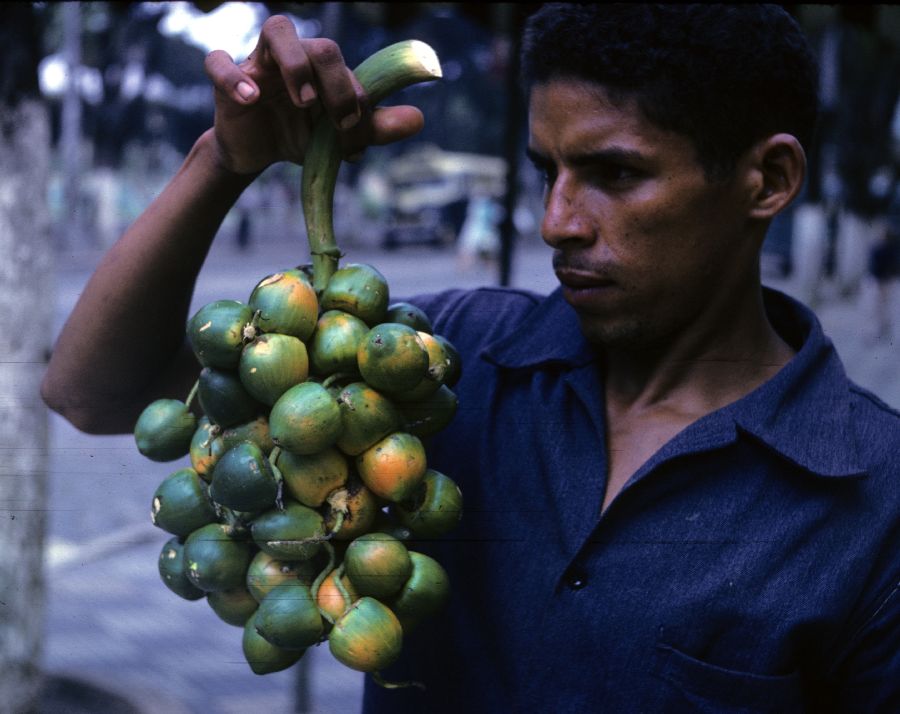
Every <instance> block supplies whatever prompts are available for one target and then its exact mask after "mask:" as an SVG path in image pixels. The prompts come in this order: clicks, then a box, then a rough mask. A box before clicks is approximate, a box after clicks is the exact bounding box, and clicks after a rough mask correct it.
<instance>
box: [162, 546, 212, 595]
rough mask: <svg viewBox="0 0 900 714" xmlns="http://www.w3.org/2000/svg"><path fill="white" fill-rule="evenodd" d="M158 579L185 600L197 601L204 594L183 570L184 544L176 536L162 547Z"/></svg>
mask: <svg viewBox="0 0 900 714" xmlns="http://www.w3.org/2000/svg"><path fill="white" fill-rule="evenodd" d="M158 567H159V577H160V578H162V581H163V583H164V584H165V586H166V587H167V588H169V590H171V591H172V592H173V593H175V594H176V595H177V596H178V597H180V598H184V599H185V600H199V599H200V598H202V597H203V596H204V595H205V594H206V593H204V592H203V591H202V590H201V589H200V588H198V587H196V586H195V585H194V584H193V583H192V582H191V581H190V580H189V579H188V576H187V573H186V572H185V568H184V543H182V541H181V539H180V538H178V537H177V536H176V537H174V538H170V539H169V540H168V541H166V544H165V545H164V546H163V547H162V550H161V551H160V553H159V560H158Z"/></svg>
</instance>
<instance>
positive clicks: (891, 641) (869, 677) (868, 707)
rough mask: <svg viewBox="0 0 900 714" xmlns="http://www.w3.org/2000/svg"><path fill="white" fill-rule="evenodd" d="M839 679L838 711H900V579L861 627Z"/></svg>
mask: <svg viewBox="0 0 900 714" xmlns="http://www.w3.org/2000/svg"><path fill="white" fill-rule="evenodd" d="M836 680H837V681H836V688H837V693H838V701H839V703H838V706H837V707H836V710H837V711H841V712H848V713H850V712H860V713H863V712H865V714H882V713H884V714H889V713H891V714H893V713H894V712H900V580H897V579H895V580H894V584H893V588H892V589H891V590H890V591H889V592H888V594H887V596H886V597H885V598H883V599H882V601H881V603H880V604H879V606H878V607H877V609H876V610H875V612H874V613H873V614H872V616H871V617H870V618H869V620H868V621H867V622H866V623H865V625H864V626H863V627H862V628H861V629H860V630H859V633H858V634H857V636H856V637H855V638H854V641H853V643H852V644H851V649H850V651H849V654H848V656H847V657H846V658H845V659H844V661H843V662H842V664H841V666H840V669H839V671H838V673H837V677H836Z"/></svg>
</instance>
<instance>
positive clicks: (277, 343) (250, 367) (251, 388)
mask: <svg viewBox="0 0 900 714" xmlns="http://www.w3.org/2000/svg"><path fill="white" fill-rule="evenodd" d="M240 375H241V382H242V383H243V385H244V387H246V389H247V391H248V392H249V393H250V394H251V395H253V397H255V398H256V399H258V400H259V401H261V402H262V403H263V404H268V405H269V406H271V405H273V404H274V403H275V402H276V401H278V398H279V397H280V396H281V395H282V394H284V393H285V392H286V391H287V390H288V389H289V388H290V387H293V386H294V385H295V384H299V383H300V382H304V381H306V377H307V376H308V375H309V358H308V357H307V354H306V345H304V344H303V343H302V342H301V341H300V340H299V339H297V338H296V337H294V336H293V335H282V334H278V333H270V334H266V335H261V336H260V337H257V338H256V339H255V340H254V341H253V342H251V343H249V344H248V345H247V346H246V347H244V351H243V353H242V354H241V364H240Z"/></svg>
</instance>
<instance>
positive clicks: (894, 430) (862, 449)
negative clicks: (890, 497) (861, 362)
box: [849, 382, 900, 493]
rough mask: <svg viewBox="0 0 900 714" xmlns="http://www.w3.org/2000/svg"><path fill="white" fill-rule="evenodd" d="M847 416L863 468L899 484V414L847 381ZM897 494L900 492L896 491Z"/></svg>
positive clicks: (872, 395)
mask: <svg viewBox="0 0 900 714" xmlns="http://www.w3.org/2000/svg"><path fill="white" fill-rule="evenodd" d="M849 393H850V415H851V421H852V424H853V430H854V432H855V434H854V435H855V437H856V443H857V448H858V449H859V454H860V457H861V461H862V465H863V466H864V467H865V468H866V469H867V470H868V471H869V472H870V473H873V474H874V473H879V472H880V473H882V474H884V475H885V476H886V477H887V478H889V479H890V480H891V481H892V482H893V483H894V484H895V485H900V411H898V410H896V409H894V408H893V407H891V406H889V405H887V404H886V403H885V402H883V401H882V400H881V399H879V398H878V397H877V396H876V395H875V394H873V393H872V392H870V391H869V390H868V389H865V388H863V387H861V386H859V385H857V384H855V383H853V382H850V386H849ZM898 493H900V491H898Z"/></svg>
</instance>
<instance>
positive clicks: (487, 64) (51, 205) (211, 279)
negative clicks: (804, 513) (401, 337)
mask: <svg viewBox="0 0 900 714" xmlns="http://www.w3.org/2000/svg"><path fill="white" fill-rule="evenodd" d="M535 7H536V4H529V3H524V4H523V3H516V4H513V3H394V2H392V3H378V2H372V3H333V2H326V3H218V2H195V3H190V2H158V3H146V2H137V3H132V2H83V3H78V2H60V3H52V2H36V3H20V2H11V3H4V4H2V5H0V39H2V47H3V59H2V60H0V150H2V153H0V157H2V159H0V167H2V171H0V255H2V258H0V332H2V334H3V336H4V338H5V339H4V340H0V355H2V357H0V456H2V457H3V459H2V461H0V545H2V549H0V553H2V555H0V605H2V607H0V712H16V713H18V712H33V711H37V712H73V713H78V712H88V711H90V712H99V711H102V712H123V713H128V712H166V713H167V714H177V712H191V713H194V714H199V713H201V712H239V711H240V712H245V711H256V710H259V709H262V708H264V707H268V708H272V709H276V710H278V711H285V712H287V711H297V712H354V711H357V710H358V708H359V693H360V686H361V682H362V679H361V676H360V675H358V674H357V673H354V672H350V671H349V670H346V668H343V667H342V666H341V665H337V664H336V663H335V662H334V661H333V660H332V659H331V658H330V655H329V653H328V652H327V648H325V649H324V650H323V648H314V650H311V651H310V652H309V653H308V654H307V655H306V656H305V657H304V659H303V660H301V662H300V663H299V664H298V665H296V666H295V667H294V668H292V669H291V670H288V671H286V672H281V673H278V674H276V675H269V676H266V677H262V678H261V677H257V676H256V675H253V674H252V673H251V672H250V671H249V668H248V667H247V666H246V663H245V662H244V661H243V660H242V654H241V650H240V631H239V630H237V629H235V628H233V627H230V626H228V625H226V624H225V623H224V622H222V621H221V620H219V619H218V618H217V617H216V616H215V614H214V613H212V612H211V610H210V608H208V607H205V605H204V603H203V601H200V602H187V601H183V600H180V599H179V598H177V597H176V596H175V595H174V594H172V593H171V592H169V591H168V590H167V589H166V588H165V587H164V586H163V585H162V583H161V582H160V580H159V577H158V575H157V571H156V559H157V555H158V553H159V550H160V548H161V546H162V544H163V543H164V541H165V540H166V536H165V534H164V533H162V532H161V531H159V530H158V529H154V528H153V527H152V526H151V525H150V520H149V507H150V500H151V497H152V494H153V492H154V490H155V489H156V487H157V485H158V484H159V483H160V481H161V480H162V479H163V478H164V477H165V476H166V475H167V474H168V473H169V472H170V471H171V470H172V466H171V465H167V464H163V465H160V464H153V463H150V462H148V461H147V460H145V459H143V458H141V457H140V456H139V455H138V454H137V451H136V449H135V447H134V444H133V440H132V439H131V437H130V436H128V435H123V436H114V437H91V436H86V435H84V434H80V433H78V432H77V431H75V430H74V429H73V428H72V427H71V426H70V425H68V424H67V423H65V422H64V421H62V420H61V419H59V418H58V417H56V416H55V415H51V414H48V413H47V411H46V409H45V408H44V407H43V405H42V403H41V402H40V399H39V397H38V385H39V383H40V379H41V376H42V374H43V369H44V366H45V364H46V360H47V358H48V355H49V352H50V350H51V349H52V344H53V342H54V340H55V337H56V334H57V333H58V331H59V329H60V327H61V325H62V323H63V321H64V320H65V318H66V316H67V315H68V313H69V311H70V310H71V308H72V306H73V305H74V302H75V301H76V300H77V298H78V295H79V293H80V291H81V289H82V288H83V286H84V284H85V282H86V281H87V279H88V277H89V276H90V273H91V270H92V269H93V267H94V266H95V265H96V263H97V261H98V260H99V258H100V256H101V255H102V254H103V252H104V251H105V250H106V249H107V248H108V247H109V246H110V245H111V244H112V243H113V242H114V241H115V240H116V239H117V238H118V236H119V235H120V234H121V233H122V231H123V230H124V228H125V227H126V226H127V225H128V224H129V223H130V222H132V221H133V220H134V219H135V218H136V217H137V216H138V215H139V214H140V213H141V212H142V211H143V209H144V208H145V207H146V206H147V205H148V203H149V202H150V201H151V200H152V199H153V197H154V196H155V195H156V194H157V193H158V192H159V191H160V189H161V188H162V186H163V185H164V184H165V182H166V181H167V180H168V179H169V177H171V176H172V175H173V174H174V172H175V171H176V170H177V168H178V166H179V165H180V163H181V161H182V159H183V157H184V156H185V154H186V153H187V151H188V150H189V149H190V147H191V145H192V144H193V142H194V140H195V139H196V138H197V136H199V134H200V133H201V132H202V131H203V130H205V129H206V128H207V127H209V126H210V124H211V122H212V111H213V106H212V93H211V89H210V87H209V83H208V81H207V78H206V76H205V74H204V70H203V61H204V57H205V55H206V54H207V53H208V52H209V51H210V50H212V49H224V50H226V51H228V52H229V53H230V54H231V55H232V57H233V58H234V59H235V60H236V61H240V60H241V59H242V58H243V57H245V56H246V55H247V54H248V53H249V52H250V51H251V50H252V49H253V47H254V44H255V40H256V37H257V36H258V32H259V28H260V27H261V25H262V23H263V21H264V20H265V19H266V18H267V17H268V16H270V15H272V14H276V13H277V14H285V15H287V16H288V17H290V18H291V19H292V20H293V22H294V24H295V27H296V29H297V32H298V34H299V35H301V36H307V37H313V36H324V37H330V38H332V39H335V40H336V41H337V42H338V43H339V44H340V45H341V47H342V49H343V51H344V53H345V58H346V60H347V61H348V64H350V65H351V66H353V65H355V64H357V63H358V62H360V61H361V60H362V59H364V58H365V57H367V56H368V55H369V54H371V53H372V52H374V51H375V50H377V49H379V48H380V47H383V46H385V45H387V44H390V43H391V42H394V41H398V40H402V39H410V38H415V39H420V40H423V41H425V42H427V43H429V44H430V45H431V46H432V47H434V48H435V50H436V51H437V53H438V55H439V57H440V58H441V62H442V66H443V73H444V77H443V79H442V80H441V81H440V82H435V83H430V84H426V85H418V86H416V87H412V88H410V89H407V90H404V91H403V92H401V93H398V94H397V95H395V96H394V97H392V98H391V102H396V103H411V104H415V105H418V106H419V107H420V108H421V109H422V110H423V112H424V114H425V117H426V128H425V130H424V131H423V132H422V134H421V135H419V136H418V137H416V138H415V139H411V140H408V141H406V142H403V143H401V144H399V145H394V146H390V147H378V148H374V149H371V150H369V151H368V152H367V153H366V155H365V157H364V159H363V160H362V161H361V162H359V163H358V164H354V165H345V166H344V167H343V168H342V169H341V174H340V176H339V182H338V187H337V190H336V193H335V203H336V207H335V208H336V210H335V216H336V219H335V220H336V224H335V229H336V233H337V240H338V244H339V245H340V246H341V248H342V249H343V250H344V251H345V253H347V254H348V256H350V257H352V258H353V259H354V260H355V261H359V262H371V263H373V264H375V265H377V266H378V267H379V269H380V270H381V271H382V272H383V273H384V274H385V276H386V277H387V278H388V279H389V282H390V284H391V288H392V291H393V293H394V294H397V295H410V294H413V293H414V292H418V291H425V290H434V289H439V288H441V287H450V286H476V285H484V284H493V285H510V286H517V287H525V288H529V289H533V290H537V291H539V292H548V291H549V290H551V289H552V288H553V287H554V278H553V274H552V272H551V270H550V264H549V256H548V255H547V253H546V252H545V251H544V250H542V243H541V240H540V236H539V222H540V217H541V196H540V182H539V178H538V176H537V175H536V174H535V172H533V171H532V170H531V168H530V166H529V165H527V162H523V161H522V158H523V156H524V146H525V141H526V133H525V129H526V116H525V111H524V106H523V98H522V97H521V96H520V95H519V94H518V92H517V91H516V86H515V76H516V72H517V62H516V56H517V48H518V44H517V43H518V31H519V29H520V28H521V26H522V23H523V21H524V18H525V17H526V16H527V14H528V13H529V12H531V11H532V10H533V9H534V8H535ZM785 7H786V8H787V9H788V10H789V11H790V12H791V13H792V14H794V16H795V17H797V19H798V20H799V22H800V23H801V25H802V26H803V27H804V28H805V29H806V31H807V32H808V33H809V36H810V38H811V39H812V41H813V43H814V46H815V48H816V51H817V53H818V54H819V57H820V61H821V65H822V72H821V87H820V90H821V91H820V93H821V98H822V113H823V120H822V125H821V127H820V132H819V135H818V140H817V143H816V145H815V146H814V147H813V149H812V151H811V152H810V157H809V159H810V175H809V179H808V181H807V183H806V186H805V188H804V192H803V194H802V196H801V197H800V199H799V200H798V201H797V202H795V204H794V206H793V207H792V208H791V209H790V210H789V211H787V212H785V213H784V214H782V215H781V216H779V218H778V219H777V220H776V221H775V223H774V224H773V225H772V227H771V230H770V232H769V235H768V237H767V239H766V243H765V246H764V253H763V266H762V267H763V272H764V278H765V281H766V282H768V283H769V284H770V285H773V286H774V287H778V288H780V289H782V290H785V291H786V292H789V293H791V294H794V295H795V296H797V297H799V298H801V299H803V300H805V301H806V302H807V303H809V304H811V305H812V306H813V307H814V308H815V309H816V310H817V313H818V314H819V316H820V319H821V320H822V322H823V324H824V326H825V329H826V331H827V332H828V334H830V335H831V337H832V339H833V340H834V342H835V344H836V346H837V348H838V351H839V353H840V354H841V356H842V358H843V359H844V361H845V364H846V366H847V370H848V372H849V373H850V375H851V377H853V378H854V379H856V380H857V381H859V382H860V383H861V384H863V386H866V387H868V388H870V389H872V390H873V391H875V392H876V394H878V395H879V396H881V398H882V399H884V400H885V401H887V402H888V403H889V404H891V405H892V406H895V407H897V406H900V378H898V377H900V359H898V358H900V354H898V348H897V347H895V346H894V333H895V331H896V329H897V319H898V317H900V303H898V298H897V296H896V295H895V283H896V278H897V276H898V275H900V194H898V170H900V109H898V94H900V63H898V62H900V60H898V47H900V7H897V6H891V5H803V4H800V5H786V6H785ZM299 186H300V168H299V167H296V166H288V165H279V166H273V167H271V168H270V169H268V170H267V171H266V172H264V174H263V175H262V176H261V177H260V179H259V180H258V181H257V182H256V183H255V184H254V185H253V186H252V187H251V188H250V189H248V190H247V191H246V192H245V194H244V195H243V196H242V198H241V200H240V202H239V203H238V205H236V206H235V208H234V209H233V210H232V212H231V213H230V214H229V216H228V218H227V220H226V221H225V224H224V225H223V227H222V230H221V233H220V235H219V237H218V238H217V240H216V244H215V245H214V247H213V250H212V252H211V254H210V257H209V260H208V263H207V266H206V267H205V268H204V272H203V273H202V274H201V276H200V279H199V281H198V284H197V292H196V295H195V307H197V306H199V305H202V304H205V303H206V302H209V301H211V300H213V299H220V298H235V299H242V300H243V299H245V298H246V296H247V295H249V291H250V289H251V288H252V287H253V285H255V283H256V282H257V281H258V280H259V279H260V278H261V277H263V276H265V275H267V274H269V273H271V272H273V271H275V270H278V269H282V268H283V267H285V266H286V265H293V264H296V263H297V262H303V261H304V260H305V258H306V256H307V248H306V243H305V229H304V226H303V220H302V213H301V209H300V204H299Z"/></svg>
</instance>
